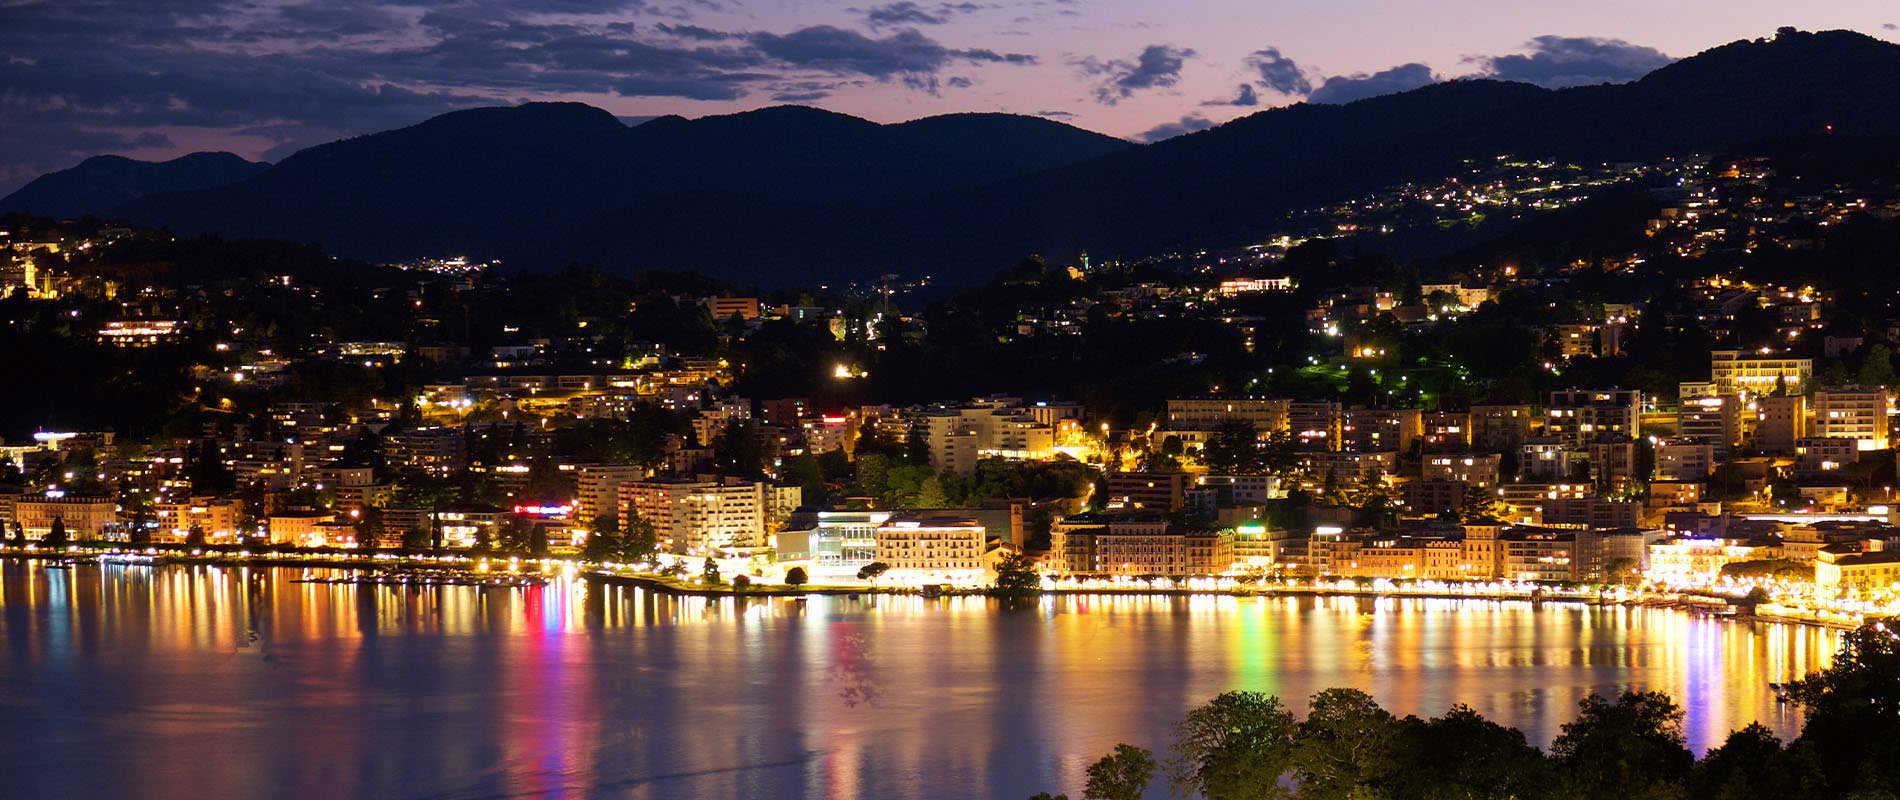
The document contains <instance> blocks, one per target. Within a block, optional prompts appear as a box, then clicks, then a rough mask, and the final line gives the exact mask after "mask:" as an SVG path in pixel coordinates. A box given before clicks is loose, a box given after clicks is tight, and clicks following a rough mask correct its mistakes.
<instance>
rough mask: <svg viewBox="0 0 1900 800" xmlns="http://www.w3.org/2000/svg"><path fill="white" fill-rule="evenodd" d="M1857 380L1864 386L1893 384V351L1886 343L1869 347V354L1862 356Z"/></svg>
mask: <svg viewBox="0 0 1900 800" xmlns="http://www.w3.org/2000/svg"><path fill="white" fill-rule="evenodd" d="M1855 382H1856V383H1859V384H1860V385H1862V386H1892V385H1893V383H1894V377H1893V351H1891V350H1888V349H1887V346H1886V345H1884V344H1876V345H1874V346H1872V347H1869V348H1867V354H1866V355H1865V356H1863V357H1862V358H1861V361H1860V374H1859V375H1858V376H1856V378H1855Z"/></svg>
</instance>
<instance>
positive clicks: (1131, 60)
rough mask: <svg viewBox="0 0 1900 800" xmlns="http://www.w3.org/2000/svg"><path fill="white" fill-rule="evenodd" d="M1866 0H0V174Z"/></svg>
mask: <svg viewBox="0 0 1900 800" xmlns="http://www.w3.org/2000/svg"><path fill="white" fill-rule="evenodd" d="M1895 23H1900V7H1896V6H1895V4H1894V3H1893V2H1892V0H1830V2H1825V3H1799V4H1794V3H1785V2H1769V1H1768V0H1570V1H1569V2H1564V3H1539V2H1524V0H1456V1H1455V2H1453V1H1446V2H1434V3H1421V2H1416V0H1387V1H1383V2H1381V1H1378V0H1298V1H1292V0H1287V1H1281V2H1275V1H1274V0H1205V1H1203V2H1192V1H1191V0H1176V2H1161V1H1160V0H930V1H929V2H925V0H908V1H907V0H885V1H883V2H860V1H854V0H836V1H833V0H539V1H537V0H445V1H440V2H432V1H431V0H342V1H341V2H320V1H318V0H51V1H50V2H20V0H0V193H3V192H5V191H10V190H11V189H12V188H14V187H16V186H17V185H19V184H20V183H23V182H25V181H26V180H28V179H30V178H31V177H33V176H34V175H37V174H39V173H41V172H44V171H47V170H50V169H58V168H63V167H66V166H70V165H72V164H73V163H76V162H77V161H79V160H80V159H81V158H83V157H85V156H87V155H92V154H97V153H122V154H126V155H131V156H134V157H139V158H163V157H170V156H173V155H178V154H181V153H184V152H189V151H191V150H198V149H227V150H232V151H234V152H237V153H239V154H241V155H245V156H248V157H253V158H258V157H264V158H272V159H275V158H279V157H281V156H283V155H285V154H287V153H290V152H293V151H295V150H296V149H298V148H300V147H304V146H308V145H310V144H315V143H319V142H323V141H328V140H330V139H334V138H337V137H340V136H347V135H352V134H358V133H365V132H370V131H376V130H382V129H386V128H391V127H397V126H401V125H406V124H410V123H414V122H417V121H420V120H422V119H425V118H427V117H429V116H432V115H434V114H437V113H440V112H442V111H446V110H450V109H454V108H461V107H467V106H472V105H491V104H499V103H511V102H516V101H520V100H528V99H574V100H582V101H585V102H589V103H592V104H594V105H598V106H601V107H603V108H606V109H608V110H611V111H613V112H615V113H618V114H621V115H623V116H646V115H656V114H665V113H677V114H684V115H686V116H700V115H705V114H716V113H725V112H731V111H739V110H744V109H749V108H756V107H759V106H764V105H772V104H777V103H784V102H799V103H806V104H810V105H816V106H821V107H824V108H829V109H833V110H837V111H843V112H846V113H851V114H856V115H859V116H863V117H868V118H870V119H874V120H878V121H883V122H891V121H898V120H904V119H911V118H915V117H920V116H927V115H931V114H940V113H946V112H953V111H1008V112H1016V113H1024V114H1044V115H1047V116H1050V117H1052V118H1057V119H1062V120H1065V121H1068V122H1071V123H1073V124H1076V125H1079V126H1082V127H1086V128H1090V129H1093V130H1097V131H1102V132H1104V133H1109V134H1113V135H1116V136H1124V137H1128V138H1131V139H1154V138H1160V137H1164V136H1167V135H1171V134H1175V133H1179V132H1182V131H1185V130H1191V129H1195V128H1199V127H1206V126H1208V125H1210V124H1216V123H1220V122H1225V121H1227V120H1229V119H1233V118H1235V117H1238V116H1241V115H1243V114H1248V113H1253V112H1255V111H1259V110H1262V109H1265V108H1270V107H1273V106H1277V105H1285V104H1288V103H1292V102H1297V101H1300V100H1303V99H1309V97H1310V99H1311V100H1313V101H1315V102H1328V101H1331V102H1343V101H1346V100H1351V99H1354V98H1356V97H1361V96H1367V95H1370V94H1376V93H1380V92H1383V91H1394V90H1401V89H1406V88H1412V87H1414V86H1417V85H1419V84H1421V83H1423V82H1427V81H1431V80H1438V79H1444V78H1451V77H1458V76H1465V75H1474V74H1489V75H1496V76H1499V77H1505V78H1513V79H1519V80H1526V81H1530V82H1534V83H1539V84H1542V85H1546V86H1563V85H1574V84H1579V83H1597V82H1602V81H1606V80H1607V81H1622V80H1629V79H1632V78H1634V77H1637V76H1639V75H1641V74H1643V73H1644V72H1647V71H1648V70H1650V69H1653V68H1655V67H1656V66H1658V65H1660V64H1663V63H1666V62H1667V61H1668V60H1669V59H1670V58H1677V57H1682V56H1686V55H1691V54H1694V53H1695V52H1697V51H1700V50H1702V49H1705V48H1708V47H1711V46H1714V45H1718V44H1722V43H1725V42H1729V41H1733V40H1736V39H1745V38H1756V37H1764V36H1770V35H1772V34H1773V32H1774V29H1775V28H1776V27H1777V26H1780V25H1794V26H1797V27H1800V28H1804V29H1809V30H1818V29H1829V28H1851V29H1854V30H1858V31H1862V32H1864V33H1869V34H1872V35H1876V36H1880V37H1882V38H1886V39H1889V40H1893V39H1895V38H1896V30H1895V27H1894V26H1895Z"/></svg>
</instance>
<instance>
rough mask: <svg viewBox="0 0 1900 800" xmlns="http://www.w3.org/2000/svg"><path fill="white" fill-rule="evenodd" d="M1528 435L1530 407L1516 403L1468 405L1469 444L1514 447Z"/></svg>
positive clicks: (1496, 448) (1495, 448) (1482, 447)
mask: <svg viewBox="0 0 1900 800" xmlns="http://www.w3.org/2000/svg"><path fill="white" fill-rule="evenodd" d="M1530 435H1531V407H1530V406H1528V405H1523V404H1518V403H1478V404H1474V405H1472V406H1471V446H1472V447H1473V448H1475V449H1478V450H1483V451H1487V452H1502V451H1505V450H1515V449H1517V448H1518V446H1519V445H1522V444H1523V443H1524V440H1525V439H1528V438H1530Z"/></svg>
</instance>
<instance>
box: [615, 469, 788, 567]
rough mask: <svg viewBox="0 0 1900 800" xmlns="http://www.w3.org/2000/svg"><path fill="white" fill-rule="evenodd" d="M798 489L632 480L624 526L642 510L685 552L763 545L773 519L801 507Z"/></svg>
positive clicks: (624, 495)
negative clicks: (799, 505)
mask: <svg viewBox="0 0 1900 800" xmlns="http://www.w3.org/2000/svg"><path fill="white" fill-rule="evenodd" d="M798 494H799V489H798V487H795V486H793V487H777V486H771V485H768V484H764V483H759V482H756V481H747V480H743V479H739V478H725V479H705V480H688V479H679V478H648V479H643V480H635V481H627V482H624V483H621V484H620V491H619V509H620V525H621V529H622V530H626V529H627V528H628V526H629V525H630V524H631V523H632V521H633V517H634V516H636V515H637V516H638V517H640V518H641V519H643V520H645V521H647V522H649V523H651V524H652V525H653V529H654V533H655V534H656V535H657V536H658V537H659V539H660V541H661V542H662V543H664V544H665V545H666V546H667V549H668V550H670V551H672V552H674V553H678V554H681V555H710V554H712V553H715V552H722V551H728V550H743V549H751V548H760V547H764V546H765V545H766V534H767V533H770V532H771V531H770V524H771V523H772V522H775V521H776V520H778V519H783V517H784V516H785V515H786V514H788V513H789V511H790V510H791V509H794V508H796V507H797V506H798ZM788 506H789V507H788Z"/></svg>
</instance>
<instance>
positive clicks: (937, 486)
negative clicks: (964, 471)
mask: <svg viewBox="0 0 1900 800" xmlns="http://www.w3.org/2000/svg"><path fill="white" fill-rule="evenodd" d="M943 484H944V477H943V476H942V475H932V476H930V477H928V478H925V479H924V482H923V485H921V486H919V487H917V507H918V508H943V507H945V506H948V505H950V498H949V496H948V495H946V494H944V491H943Z"/></svg>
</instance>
